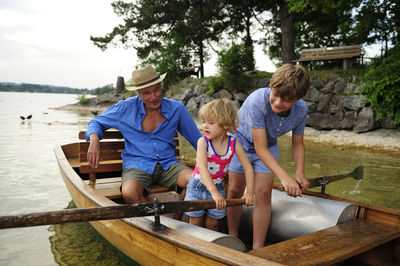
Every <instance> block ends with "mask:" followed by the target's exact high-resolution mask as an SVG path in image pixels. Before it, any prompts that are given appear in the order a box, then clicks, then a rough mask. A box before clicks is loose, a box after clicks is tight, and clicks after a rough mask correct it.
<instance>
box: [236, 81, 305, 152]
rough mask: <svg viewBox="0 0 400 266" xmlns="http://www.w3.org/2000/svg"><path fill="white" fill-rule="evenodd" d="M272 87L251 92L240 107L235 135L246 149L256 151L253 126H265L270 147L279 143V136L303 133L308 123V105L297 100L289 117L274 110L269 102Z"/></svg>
mask: <svg viewBox="0 0 400 266" xmlns="http://www.w3.org/2000/svg"><path fill="white" fill-rule="evenodd" d="M270 93H271V89H270V88H261V89H258V90H256V91H254V92H253V93H251V94H250V95H249V96H248V97H247V99H246V100H245V102H244V103H243V105H242V107H241V108H240V109H239V117H240V123H239V127H238V130H237V132H236V133H235V135H236V136H237V137H238V138H239V141H240V143H241V144H242V146H243V148H244V149H245V150H246V151H252V152H254V151H255V149H254V141H253V135H252V133H251V128H265V129H266V132H267V143H268V147H271V146H274V145H277V138H278V137H280V136H282V135H284V134H286V133H287V132H289V131H293V134H295V135H303V134H304V127H305V124H306V118H307V112H308V108H307V105H306V104H305V102H304V101H303V100H297V101H296V102H295V103H294V105H293V106H292V108H291V109H290V113H289V115H288V116H287V117H282V116H280V115H278V114H277V113H275V112H274V111H272V108H271V104H270V102H269V96H270Z"/></svg>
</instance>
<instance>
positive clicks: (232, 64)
mask: <svg viewBox="0 0 400 266" xmlns="http://www.w3.org/2000/svg"><path fill="white" fill-rule="evenodd" d="M252 53H253V50H252V47H248V46H246V45H244V44H235V43H232V45H231V47H230V48H229V49H224V50H222V52H220V53H219V56H218V62H217V64H218V66H219V71H220V75H221V77H222V79H223V81H224V83H225V84H226V87H227V89H228V90H230V91H240V90H242V89H244V85H245V84H246V76H245V75H244V73H245V71H246V70H249V69H247V67H248V65H249V62H248V59H249V58H251V57H250V56H249V55H250V54H252Z"/></svg>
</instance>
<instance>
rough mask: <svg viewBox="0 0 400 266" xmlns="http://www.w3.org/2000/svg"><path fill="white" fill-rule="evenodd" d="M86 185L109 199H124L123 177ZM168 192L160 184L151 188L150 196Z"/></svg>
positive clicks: (98, 180)
mask: <svg viewBox="0 0 400 266" xmlns="http://www.w3.org/2000/svg"><path fill="white" fill-rule="evenodd" d="M86 183H88V184H89V186H90V187H92V188H93V189H94V190H96V192H98V193H100V194H101V195H103V196H105V197H107V198H109V199H119V198H122V194H121V190H120V187H121V177H110V178H101V179H97V180H96V182H95V183H90V181H89V180H86ZM168 191H170V190H169V189H168V188H166V187H163V186H160V185H158V184H154V185H152V186H151V191H150V194H158V193H163V192H168Z"/></svg>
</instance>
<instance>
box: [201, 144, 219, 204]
mask: <svg viewBox="0 0 400 266" xmlns="http://www.w3.org/2000/svg"><path fill="white" fill-rule="evenodd" d="M196 162H197V167H198V168H199V172H200V176H201V180H202V181H203V184H204V185H205V186H206V188H207V190H208V191H209V192H210V194H211V196H212V197H213V199H214V200H215V204H216V208H217V209H223V208H225V207H226V201H225V199H224V197H222V195H221V193H219V191H218V189H217V187H216V186H215V184H214V182H213V180H212V177H211V175H210V173H209V172H208V161H207V142H206V140H205V139H204V138H203V137H201V138H199V140H198V141H197V152H196Z"/></svg>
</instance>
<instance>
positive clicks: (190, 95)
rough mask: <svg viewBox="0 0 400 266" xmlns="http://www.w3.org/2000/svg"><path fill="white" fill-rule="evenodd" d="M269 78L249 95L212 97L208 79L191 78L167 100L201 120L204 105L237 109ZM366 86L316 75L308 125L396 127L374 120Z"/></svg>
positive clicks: (254, 82) (256, 83)
mask: <svg viewBox="0 0 400 266" xmlns="http://www.w3.org/2000/svg"><path fill="white" fill-rule="evenodd" d="M268 86H269V79H268V78H264V79H257V80H252V81H251V83H250V84H249V88H250V89H249V90H248V93H233V94H231V93H229V92H228V91H226V90H220V91H218V92H216V93H214V94H212V95H211V96H208V95H207V94H206V91H207V80H202V81H201V82H200V83H199V80H197V79H193V78H188V79H185V80H183V81H182V82H181V84H179V85H176V87H175V89H174V91H180V93H179V94H177V95H171V94H168V93H167V95H166V96H167V97H170V98H173V99H175V100H178V101H180V102H182V103H184V104H185V106H186V108H187V109H188V111H189V112H190V114H191V115H192V117H193V119H195V120H198V111H199V109H200V107H201V106H203V105H204V104H206V103H208V102H210V101H211V100H213V99H217V98H228V99H230V100H232V101H234V102H235V103H236V105H237V106H238V107H240V105H241V104H242V103H243V102H244V100H245V99H246V97H247V96H248V94H249V93H251V92H252V91H254V90H255V89H257V88H262V87H268ZM362 86H363V84H361V85H357V77H356V76H353V77H351V78H350V80H349V79H345V78H343V77H339V76H337V75H331V76H330V77H329V79H328V82H326V83H324V82H322V81H321V80H320V79H319V77H318V76H317V75H314V76H313V77H312V78H311V84H310V88H309V90H308V93H307V95H306V96H305V97H304V98H303V100H305V102H306V104H307V106H308V116H307V122H306V124H307V126H310V127H313V128H316V129H327V130H330V129H343V130H353V131H354V132H357V133H361V132H366V131H370V130H374V129H376V128H396V127H395V126H394V123H393V120H392V119H390V118H388V117H385V118H383V119H381V120H380V121H375V113H374V112H373V111H372V109H371V107H369V106H365V104H364V100H365V96H359V94H358V92H359V90H360V89H361V88H362Z"/></svg>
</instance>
